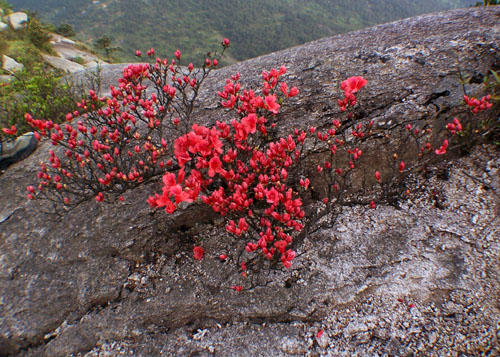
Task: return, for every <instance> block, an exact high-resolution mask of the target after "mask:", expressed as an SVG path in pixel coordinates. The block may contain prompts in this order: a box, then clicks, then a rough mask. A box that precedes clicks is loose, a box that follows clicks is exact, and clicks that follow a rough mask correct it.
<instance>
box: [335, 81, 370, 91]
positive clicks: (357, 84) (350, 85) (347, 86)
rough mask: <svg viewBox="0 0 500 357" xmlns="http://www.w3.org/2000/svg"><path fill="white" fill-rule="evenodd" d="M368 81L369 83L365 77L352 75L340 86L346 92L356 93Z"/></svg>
mask: <svg viewBox="0 0 500 357" xmlns="http://www.w3.org/2000/svg"><path fill="white" fill-rule="evenodd" d="M366 83H368V81H367V80H366V79H364V78H363V77H350V78H347V79H346V80H345V81H343V82H342V83H341V84H340V88H341V89H342V90H343V91H344V92H348V93H356V92H357V91H358V90H360V89H361V88H363V87H364V86H365V85H366Z"/></svg>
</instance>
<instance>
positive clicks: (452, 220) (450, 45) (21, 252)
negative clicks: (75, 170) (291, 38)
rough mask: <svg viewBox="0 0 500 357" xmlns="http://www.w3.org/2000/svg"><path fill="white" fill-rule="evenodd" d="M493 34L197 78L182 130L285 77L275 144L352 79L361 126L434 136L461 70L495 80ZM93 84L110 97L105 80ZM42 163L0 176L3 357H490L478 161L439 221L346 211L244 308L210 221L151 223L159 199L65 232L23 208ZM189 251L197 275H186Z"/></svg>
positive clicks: (479, 21)
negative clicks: (197, 256)
mask: <svg viewBox="0 0 500 357" xmlns="http://www.w3.org/2000/svg"><path fill="white" fill-rule="evenodd" d="M499 18H500V8H498V7H489V8H477V9H465V10H457V11H451V12H445V13H439V14H433V15H426V16H420V17H416V18H412V19H408V20H403V21H400V22H396V23H391V24H386V25H381V26H377V27H374V28H371V29H367V30H362V31H357V32H353V33H349V34H345V35H341V36H337V37H332V38H327V39H322V40H319V41H315V42H311V43H308V44H306V45H303V46H299V47H295V48H291V49H288V50H285V51H281V52H277V53H274V54H271V55H268V56H263V57H260V58H257V59H253V60H249V61H246V62H243V63H240V64H236V65H234V66H231V67H227V68H224V69H221V70H218V71H217V73H215V74H214V75H213V76H212V77H211V78H209V80H208V81H207V86H206V87H205V88H206V90H205V91H204V92H203V94H202V96H201V102H200V103H199V106H198V107H197V114H196V115H197V116H198V118H199V120H200V121H210V120H212V121H213V120H214V119H215V118H218V117H220V116H222V115H223V114H222V113H223V112H222V111H221V109H220V108H219V107H218V106H217V104H216V103H217V98H216V96H215V95H214V94H215V93H216V90H220V89H221V87H223V84H224V82H223V80H224V78H226V77H228V75H229V74H231V73H234V72H237V71H238V72H241V74H242V76H243V77H244V78H248V80H247V81H246V83H250V84H252V83H255V84H256V83H258V82H259V81H260V72H261V71H262V70H263V69H270V68H271V67H276V66H280V65H282V64H283V65H285V66H287V67H288V68H289V71H288V72H287V77H288V78H287V81H288V82H289V84H291V85H296V86H298V87H299V89H300V90H301V94H300V96H299V97H298V98H297V99H296V100H295V101H294V102H293V104H294V105H293V106H290V107H288V108H287V109H285V111H284V115H283V117H282V122H283V126H282V127H283V128H284V129H286V128H290V127H293V126H297V127H306V126H309V125H311V124H314V125H319V126H321V125H324V124H326V123H327V122H329V121H331V119H332V117H335V116H337V115H339V111H338V109H337V107H336V105H335V98H333V96H332V94H333V93H338V91H339V89H338V88H339V86H340V82H341V81H342V80H343V79H345V78H346V77H348V76H351V75H363V76H364V77H365V78H367V79H368V80H369V81H370V85H369V86H367V87H366V90H365V89H363V92H362V93H361V94H360V96H359V101H360V103H362V108H363V111H364V112H363V114H364V116H366V117H369V118H371V119H374V120H377V121H380V122H387V121H389V120H392V121H398V120H401V118H402V117H405V118H413V119H415V120H419V119H424V118H425V119H427V120H432V121H434V122H435V123H438V122H441V123H446V121H447V120H449V119H450V117H452V116H453V115H460V114H464V113H465V110H464V108H463V107H462V106H460V105H459V104H460V102H461V96H462V87H461V84H460V81H459V78H458V75H457V73H458V69H460V71H461V72H462V74H464V75H468V76H471V77H472V78H473V79H475V80H473V83H472V84H471V85H469V86H468V91H470V92H471V93H474V92H475V91H477V90H478V89H479V87H480V85H479V82H480V79H481V78H482V77H481V76H483V75H484V74H485V73H487V72H488V71H489V70H490V69H498V68H499V67H500V52H499V48H498V44H499V43H500V21H499ZM117 72H118V74H117ZM103 73H104V75H105V76H107V77H106V78H105V79H106V80H107V81H110V79H112V78H116V76H117V75H119V70H117V69H116V67H109V68H107V67H105V68H104V72H103ZM492 115H498V112H496V113H492ZM284 129H283V130H284ZM48 149H49V146H48V145H47V144H43V145H41V146H40V147H39V149H38V150H37V151H36V152H35V153H34V154H32V155H31V157H29V158H28V159H27V160H25V161H24V162H21V163H18V164H15V165H13V166H11V167H10V168H9V169H8V170H7V171H6V172H5V173H4V174H3V175H2V176H0V185H1V187H2V194H1V196H0V202H1V203H0V302H1V304H0V355H1V354H21V355H37V356H38V355H47V356H58V355H68V354H71V353H73V354H77V353H81V354H87V355H89V356H97V355H99V354H101V353H102V354H104V355H106V354H110V355H116V354H119V353H122V354H125V355H145V356H146V355H159V354H162V353H163V354H180V355H194V354H196V355H208V354H211V353H216V354H217V355H231V356H233V355H285V354H307V353H311V354H315V353H329V354H331V355H338V354H340V353H345V354H348V355H351V354H355V353H359V354H363V355H367V354H370V355H373V354H375V353H377V354H383V353H387V354H389V355H402V354H407V353H411V352H417V351H418V352H419V353H421V354H424V355H425V354H430V353H431V352H434V353H437V354H443V355H446V354H459V353H465V354H470V355H476V354H480V353H483V352H487V353H491V354H493V355H495V354H499V353H500V347H499V342H498V341H499V339H500V333H499V329H498V321H499V320H500V310H499V309H500V306H499V304H498V296H499V293H500V269H499V264H498V261H499V259H500V228H499V227H500V219H499V210H500V199H499V194H500V183H499V179H498V177H499V175H500V159H499V158H498V152H496V151H494V150H493V149H491V148H487V147H485V148H480V149H477V150H475V151H474V152H473V154H472V155H471V156H469V157H466V158H461V159H457V160H455V161H453V162H451V163H449V164H448V168H447V170H448V172H449V179H448V180H447V181H443V180H439V179H437V178H435V179H433V180H431V183H430V185H431V186H430V188H429V190H433V191H436V192H438V193H439V196H440V197H442V198H443V199H444V201H443V202H444V203H441V204H439V205H438V207H439V208H438V207H436V205H435V204H434V203H435V202H434V201H433V200H432V199H429V198H428V197H427V196H423V197H422V198H421V199H417V200H414V201H412V202H406V203H403V204H402V207H401V209H396V208H393V207H379V208H378V209H377V210H369V211H367V210H365V209H363V208H361V207H352V208H349V209H346V210H345V211H344V212H343V213H342V214H341V215H340V216H339V218H338V220H337V224H336V226H335V227H334V228H333V229H321V230H317V231H315V232H314V233H310V234H308V235H307V236H306V237H305V238H304V239H303V241H302V242H301V244H300V245H299V246H297V252H298V257H297V258H296V260H294V265H293V269H291V270H289V271H271V272H265V273H266V274H264V273H263V274H261V275H256V276H250V277H249V278H248V279H252V280H253V281H254V282H255V287H254V288H252V289H250V290H246V291H244V292H241V293H236V292H235V291H233V290H231V289H230V286H231V285H236V284H239V283H240V282H241V279H242V278H241V277H240V276H239V274H238V273H237V272H235V270H234V268H233V266H231V265H229V264H225V263H221V262H220V261H219V259H218V254H220V253H221V252H223V251H224V250H225V249H227V244H226V241H229V240H230V237H228V236H227V235H226V234H225V233H224V229H223V227H221V221H220V220H218V219H217V218H214V216H213V215H212V214H210V212H209V211H207V210H205V209H203V208H201V207H197V206H196V205H193V206H190V207H189V209H188V210H187V211H186V212H180V213H177V214H175V215H173V216H171V217H166V215H165V214H164V212H156V213H153V212H152V210H151V209H150V208H149V207H148V205H147V203H146V201H145V199H146V197H147V196H148V195H149V194H151V193H152V192H153V190H158V187H156V186H155V185H151V186H148V187H141V188H138V189H136V190H134V191H132V192H129V193H128V194H127V195H126V200H125V202H124V203H123V204H119V205H99V204H96V203H95V202H89V203H88V204H85V205H83V206H82V207H79V208H77V209H75V210H73V211H71V212H69V213H67V214H66V215H65V216H64V217H62V219H61V220H53V219H52V217H51V216H49V215H47V214H45V213H44V210H45V209H47V208H48V207H47V206H45V205H44V203H43V202H38V201H27V200H26V199H25V193H26V192H25V187H26V186H27V185H28V184H29V183H32V182H33V181H34V176H35V174H36V171H37V165H38V164H37V163H38V162H39V161H40V160H41V159H44V158H45V157H46V155H47V151H48ZM199 240H202V241H203V246H204V247H205V249H206V252H207V254H206V256H205V258H204V260H203V261H201V262H198V261H194V260H193V259H192V247H193V245H194V244H195V242H196V241H199ZM320 330H324V333H323V334H322V335H321V336H319V335H317V333H318V332H319V331H320Z"/></svg>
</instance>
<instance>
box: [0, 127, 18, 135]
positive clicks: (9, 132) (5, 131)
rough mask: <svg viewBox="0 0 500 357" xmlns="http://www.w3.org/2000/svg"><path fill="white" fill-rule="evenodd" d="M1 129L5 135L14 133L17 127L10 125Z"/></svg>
mask: <svg viewBox="0 0 500 357" xmlns="http://www.w3.org/2000/svg"><path fill="white" fill-rule="evenodd" d="M2 131H3V132H4V133H5V134H7V135H16V133H17V128H16V126H15V125H12V126H11V127H10V129H7V128H3V129H2Z"/></svg>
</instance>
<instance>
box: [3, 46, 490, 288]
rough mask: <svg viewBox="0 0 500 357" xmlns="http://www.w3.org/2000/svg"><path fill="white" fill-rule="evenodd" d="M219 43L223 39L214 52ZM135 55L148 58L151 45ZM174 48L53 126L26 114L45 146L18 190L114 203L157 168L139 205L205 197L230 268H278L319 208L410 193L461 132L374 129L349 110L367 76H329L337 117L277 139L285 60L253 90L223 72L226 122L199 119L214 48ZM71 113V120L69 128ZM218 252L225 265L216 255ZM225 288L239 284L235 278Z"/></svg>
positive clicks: (59, 199)
mask: <svg viewBox="0 0 500 357" xmlns="http://www.w3.org/2000/svg"><path fill="white" fill-rule="evenodd" d="M228 46H229V41H228V40H224V41H223V51H222V53H221V55H222V54H223V52H224V50H225V49H226V48H227V47H228ZM147 54H148V56H151V57H152V56H154V50H153V49H151V50H149V51H147ZM137 55H138V56H141V53H140V51H138V52H137ZM174 56H175V59H173V60H171V61H168V60H167V59H159V58H158V59H156V61H155V63H154V64H133V65H130V66H128V67H126V68H125V69H124V70H123V77H122V78H121V79H119V85H118V87H111V97H110V98H105V97H102V98H98V96H97V94H96V93H95V92H93V91H90V92H89V97H88V98H85V99H83V100H82V101H81V102H80V103H78V107H79V108H80V110H79V111H77V112H74V113H68V114H67V116H66V119H67V123H66V124H65V125H58V124H54V123H52V122H51V121H47V120H39V119H34V118H31V117H30V116H29V115H26V119H27V121H28V123H29V124H30V125H32V127H34V128H35V129H36V131H37V132H36V135H37V137H38V138H40V137H45V138H48V139H49V140H51V142H52V144H53V145H54V146H55V147H56V148H55V149H54V150H51V151H50V152H49V153H50V157H49V160H48V163H42V165H41V170H40V172H39V173H38V179H39V183H38V184H37V185H33V186H28V197H29V198H30V199H33V198H35V197H37V198H46V199H49V200H51V201H53V202H55V203H62V205H63V206H66V207H73V206H75V205H77V204H79V203H81V202H82V201H85V200H88V199H89V198H95V199H96V200H97V201H98V202H102V201H111V200H112V199H113V198H117V197H118V198H119V199H120V200H123V198H122V197H121V194H122V193H123V192H125V191H126V190H128V189H130V188H133V187H136V186H137V185H140V184H143V183H145V182H150V181H152V180H155V179H156V178H158V177H160V176H161V177H162V183H163V185H162V192H161V193H155V194H154V196H151V197H149V198H148V202H149V204H150V205H151V206H152V207H155V208H164V210H165V212H166V213H168V214H172V213H174V212H175V211H176V210H177V209H179V205H180V204H181V203H182V202H186V203H193V202H197V203H203V204H206V205H209V206H210V207H211V208H212V209H213V210H214V211H215V212H218V213H219V214H220V215H221V216H223V217H224V218H225V219H226V230H227V231H228V232H229V233H231V234H233V235H234V236H236V237H238V238H239V239H242V240H244V241H245V251H246V253H245V254H246V255H245V257H246V258H244V259H243V260H245V259H248V260H247V261H239V259H238V262H237V265H238V266H239V267H240V269H241V272H242V276H246V275H247V272H246V271H247V268H248V262H249V260H250V259H253V258H255V257H256V256H260V257H263V258H264V259H268V260H270V261H277V262H281V264H282V266H283V267H285V268H289V267H290V266H291V264H292V261H293V259H294V257H295V255H296V253H295V251H294V246H293V244H294V243H293V239H294V237H295V236H296V235H297V234H299V233H300V232H301V231H302V230H303V229H304V226H305V224H306V223H307V224H314V223H316V222H318V221H319V220H321V218H322V217H324V216H328V215H330V216H331V217H332V219H334V216H335V214H334V213H335V209H336V208H338V207H343V206H349V205H355V204H365V205H367V206H368V207H370V208H372V209H374V208H376V206H377V204H380V203H393V202H394V200H397V199H400V198H401V196H402V195H404V194H409V193H410V192H411V190H413V189H418V188H411V187H409V188H406V187H405V184H404V182H405V180H406V178H407V177H408V175H410V174H411V173H413V172H417V171H419V170H422V168H424V167H425V166H426V165H427V164H429V163H430V162H432V161H433V160H436V159H437V158H439V157H441V156H442V155H444V154H445V153H446V152H447V150H448V149H449V148H451V147H453V145H452V144H453V142H454V137H455V136H457V135H461V132H462V124H461V123H460V121H459V120H458V119H457V118H455V119H453V121H451V122H450V123H448V125H447V126H446V129H447V130H448V132H449V135H446V136H445V137H444V138H443V140H442V144H441V145H440V146H439V147H436V145H432V144H431V143H432V140H431V135H432V130H431V129H430V128H429V127H427V126H428V125H426V126H425V128H424V125H419V123H410V122H402V123H398V125H397V126H392V127H391V126H390V127H388V128H379V127H377V128H376V127H375V126H376V125H375V123H374V122H373V121H370V120H367V119H365V118H358V117H357V114H356V113H355V111H354V110H353V107H354V106H356V103H357V98H356V94H357V93H358V92H359V91H360V90H361V89H362V88H363V87H364V86H365V85H366V84H367V83H368V81H367V80H366V79H364V78H362V77H359V76H356V77H350V78H348V79H346V80H345V81H343V82H342V83H341V89H342V90H343V91H344V98H343V99H339V100H338V105H339V107H340V110H341V112H345V114H346V115H345V118H342V119H333V120H332V122H331V124H330V125H329V126H328V127H322V128H316V127H311V128H309V130H302V129H300V128H294V129H292V130H291V131H290V133H288V134H287V135H284V136H280V135H278V134H277V132H278V131H277V130H276V129H277V128H276V126H277V124H278V118H279V114H280V110H281V108H282V106H283V105H286V104H287V101H288V100H289V99H290V98H293V97H295V96H297V95H298V94H299V90H298V89H297V88H296V87H291V88H289V86H288V84H287V83H286V82H284V81H283V80H282V78H283V77H282V76H283V75H284V74H285V73H286V71H287V70H286V68H285V67H281V68H279V69H272V70H270V71H269V72H266V71H265V72H263V73H262V79H263V85H262V87H261V88H260V89H259V90H258V91H256V90H253V89H244V88H242V85H241V83H240V75H239V74H235V75H233V76H231V78H229V79H227V80H226V83H225V86H224V88H223V90H222V91H220V92H218V93H217V95H218V96H219V97H220V98H221V106H222V107H223V108H226V109H227V110H232V111H234V113H235V118H234V119H233V120H232V121H230V122H220V121H217V122H216V123H215V125H212V126H203V125H199V124H197V123H195V122H193V119H192V112H193V108H194V101H195V100H196V98H197V95H198V93H199V91H200V88H201V85H202V83H203V82H204V80H205V79H206V78H207V76H208V74H209V73H210V71H211V70H213V69H214V68H215V67H217V64H218V61H219V60H220V55H219V56H218V55H217V53H215V55H213V56H211V57H208V58H207V59H206V60H205V64H204V66H203V67H202V68H201V69H198V70H195V69H194V67H193V65H192V64H189V65H188V66H187V67H181V66H180V65H179V60H180V58H181V53H180V51H176V53H175V55H174ZM148 86H150V87H151V89H152V91H148ZM464 99H465V101H466V104H467V105H469V106H471V107H472V108H473V109H472V111H473V112H474V113H476V112H478V111H482V110H486V109H488V108H489V107H490V106H491V104H490V102H489V100H490V98H489V97H485V98H483V99H482V100H481V101H478V100H475V99H473V98H471V99H469V98H468V97H467V98H465V97H464ZM476 109H477V110H476ZM75 117H81V119H80V120H79V121H78V122H77V123H76V124H75V123H74V121H73V119H74V118H75ZM13 130H15V128H10V129H4V132H5V131H13ZM172 134H174V135H172ZM396 135H399V140H392V142H399V143H405V144H404V145H405V147H404V149H405V150H403V152H402V153H401V151H402V150H400V149H401V148H400V147H391V146H390V145H391V139H390V138H394V137H396ZM411 146H413V147H414V149H413V150H410V147H411ZM306 147H307V150H306V149H305V148H306ZM382 147H383V148H384V149H385V150H386V151H387V152H391V153H393V154H392V159H390V160H389V161H388V162H387V164H386V165H385V166H386V167H382V164H381V167H375V166H373V165H371V169H372V170H373V171H372V172H366V166H367V165H366V163H365V165H364V166H363V165H362V164H361V163H362V162H363V160H364V158H365V157H366V156H367V153H368V155H369V154H370V151H373V150H379V148H382ZM305 151H307V153H308V155H307V156H306V155H304V152H305ZM398 152H399V153H398ZM311 157H312V160H313V161H314V162H311ZM308 160H309V162H308ZM313 192H314V193H315V195H316V196H317V197H316V198H315V200H316V202H315V203H314V205H315V207H316V208H317V209H316V213H312V214H311V215H310V216H309V217H306V214H305V211H304V208H303V205H304V200H305V197H310V196H313ZM306 193H307V194H306ZM307 199H309V198H307ZM56 207H58V206H56ZM204 254H205V251H204V249H203V247H202V246H201V245H196V246H195V247H194V248H193V256H194V258H195V259H196V260H202V259H203V257H204ZM240 256H241V254H240ZM219 258H220V260H221V261H226V259H228V256H227V255H226V254H221V255H220V257H219ZM232 288H233V289H234V290H236V291H241V290H243V287H242V286H241V285H237V286H232Z"/></svg>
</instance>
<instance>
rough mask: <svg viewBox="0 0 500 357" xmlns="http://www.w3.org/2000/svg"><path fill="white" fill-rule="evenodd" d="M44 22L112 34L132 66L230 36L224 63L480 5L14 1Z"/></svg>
mask: <svg viewBox="0 0 500 357" xmlns="http://www.w3.org/2000/svg"><path fill="white" fill-rule="evenodd" d="M9 2H10V3H11V4H13V6H14V10H21V9H29V10H30V11H32V12H34V11H36V12H37V15H38V16H39V17H40V18H41V19H42V20H44V21H47V22H50V23H54V24H56V25H59V24H61V23H68V24H71V25H72V26H73V28H74V30H75V31H76V33H77V38H78V39H79V40H81V41H83V42H87V43H89V44H95V42H96V41H97V39H99V38H101V37H102V36H107V37H109V38H110V39H111V40H112V44H111V47H113V48H116V51H114V52H113V56H114V57H115V58H116V59H117V60H120V61H130V60H133V58H134V53H135V50H137V49H140V50H143V51H145V50H146V49H149V48H150V47H154V48H155V50H156V53H157V55H160V56H171V55H172V53H173V51H175V50H176V49H177V48H179V49H181V51H182V53H183V56H184V59H185V60H186V61H193V62H196V63H200V61H199V60H200V58H204V55H205V53H206V52H207V51H208V50H210V48H214V47H215V46H216V45H217V44H218V42H219V41H220V40H221V39H222V38H224V37H227V38H229V39H230V40H231V49H230V51H229V53H228V54H229V56H228V57H227V58H226V61H227V62H229V63H231V62H236V61H241V60H245V59H248V58H252V57H256V56H259V55H262V54H265V53H270V52H274V51H277V50H280V49H283V48H287V47H291V46H294V45H298V44H302V43H305V42H308V41H311V40H314V39H318V38H321V37H326V36H332V35H335V34H339V33H343V32H348V31H352V30H357V29H360V28H364V27H368V26H372V25H376V24H380V23H385V22H389V21H394V20H398V19H401V18H406V17H410V16H414V15H418V14H422V13H429V12H435V11H441V10H447V9H453V8H459V7H468V6H470V5H472V4H474V3H475V1H474V0H419V1H414V0H354V1H345V0H251V1H248V0H202V1H201V0H134V1H125V0H100V1H98V0H43V1H41V0H9Z"/></svg>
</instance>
